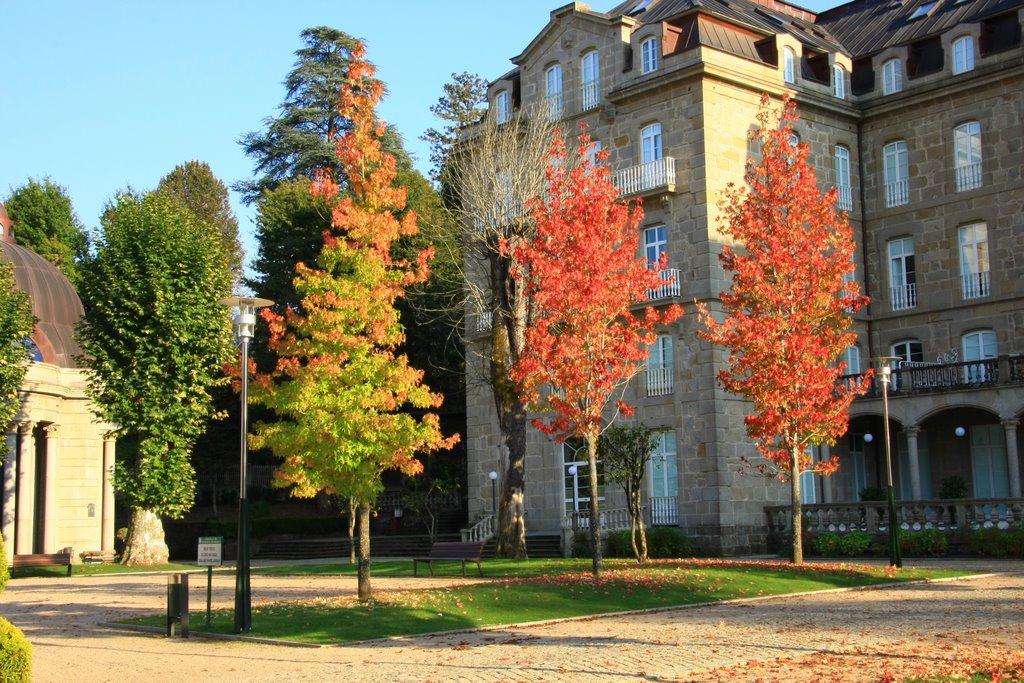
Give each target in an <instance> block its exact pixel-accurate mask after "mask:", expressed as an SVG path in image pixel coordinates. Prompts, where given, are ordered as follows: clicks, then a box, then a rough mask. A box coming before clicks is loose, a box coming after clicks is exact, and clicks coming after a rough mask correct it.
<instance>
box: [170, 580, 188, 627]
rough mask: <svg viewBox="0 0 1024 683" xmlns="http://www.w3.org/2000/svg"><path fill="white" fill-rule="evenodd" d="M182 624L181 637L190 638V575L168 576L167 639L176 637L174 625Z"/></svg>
mask: <svg viewBox="0 0 1024 683" xmlns="http://www.w3.org/2000/svg"><path fill="white" fill-rule="evenodd" d="M175 623H179V624H181V637H182V638H188V574H169V575H168V576H167V637H168V638H170V637H172V636H174V624H175Z"/></svg>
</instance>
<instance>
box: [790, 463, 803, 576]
mask: <svg viewBox="0 0 1024 683" xmlns="http://www.w3.org/2000/svg"><path fill="white" fill-rule="evenodd" d="M789 481H790V484H791V486H792V491H791V495H792V496H793V500H792V501H790V504H791V508H790V515H791V516H792V518H793V564H803V561H804V545H803V508H802V506H801V505H800V449H799V448H796V447H794V448H793V452H792V453H791V455H790V463H789Z"/></svg>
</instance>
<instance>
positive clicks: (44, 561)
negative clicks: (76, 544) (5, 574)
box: [11, 548, 74, 576]
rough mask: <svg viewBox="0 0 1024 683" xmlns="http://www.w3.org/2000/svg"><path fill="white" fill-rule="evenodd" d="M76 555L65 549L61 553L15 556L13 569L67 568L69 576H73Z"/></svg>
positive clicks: (12, 563)
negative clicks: (73, 563) (72, 561)
mask: <svg viewBox="0 0 1024 683" xmlns="http://www.w3.org/2000/svg"><path fill="white" fill-rule="evenodd" d="M73 555H74V553H72V552H71V548H64V550H62V551H60V552H59V553H36V554H34V555H15V556H14V559H13V561H12V562H11V567H12V568H13V569H20V568H22V567H62V566H65V565H66V566H67V568H68V576H71V564H72V563H71V558H72V556H73Z"/></svg>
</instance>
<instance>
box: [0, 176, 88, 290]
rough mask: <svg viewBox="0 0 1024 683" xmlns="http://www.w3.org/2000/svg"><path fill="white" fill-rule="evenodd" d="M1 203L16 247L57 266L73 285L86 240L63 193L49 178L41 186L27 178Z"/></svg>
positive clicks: (73, 210)
mask: <svg viewBox="0 0 1024 683" xmlns="http://www.w3.org/2000/svg"><path fill="white" fill-rule="evenodd" d="M3 203H4V206H5V207H6V208H7V214H8V215H9V216H10V217H11V220H13V221H14V235H15V240H17V242H18V244H21V245H24V246H26V247H28V248H29V249H31V250H32V251H34V252H36V253H37V254H39V255H40V256H42V257H43V258H45V259H46V260H47V261H49V262H50V263H52V264H54V265H55V266H57V267H58V268H59V269H60V271H61V272H62V273H64V274H65V275H66V276H67V277H68V279H69V280H71V283H72V284H74V285H77V284H78V270H79V264H80V263H81V262H82V261H83V260H84V259H85V257H86V255H87V252H88V248H89V240H88V236H87V235H86V232H85V228H84V227H83V226H82V221H81V220H79V218H78V214H77V213H75V209H74V207H73V206H72V204H71V198H70V197H69V196H68V192H67V190H66V189H65V188H64V187H61V186H60V185H58V184H56V183H55V182H53V181H52V180H50V178H43V180H42V182H39V181H37V180H34V179H32V178H30V179H29V181H28V183H26V184H25V185H23V186H21V187H19V188H17V189H15V190H13V191H12V192H11V196H9V197H8V198H7V199H5V200H4V202H3Z"/></svg>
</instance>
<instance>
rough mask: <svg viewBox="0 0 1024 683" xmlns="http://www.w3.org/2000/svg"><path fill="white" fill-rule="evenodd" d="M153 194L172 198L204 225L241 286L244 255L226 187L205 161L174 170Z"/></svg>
mask: <svg viewBox="0 0 1024 683" xmlns="http://www.w3.org/2000/svg"><path fill="white" fill-rule="evenodd" d="M157 191H158V192H163V193H164V194H167V195H168V196H170V197H172V198H174V199H175V200H176V201H178V202H179V203H180V204H181V205H182V206H184V207H185V208H186V209H188V210H189V211H191V212H192V213H193V214H194V215H195V217H196V218H198V219H199V220H200V221H203V222H204V223H208V224H209V225H210V226H211V227H213V229H214V230H216V231H217V234H218V235H219V236H220V240H221V245H222V247H223V251H224V253H225V254H226V255H227V259H228V262H227V266H228V268H230V270H231V272H232V274H233V275H234V278H235V280H236V281H237V282H241V279H242V268H243V264H242V262H243V260H244V257H245V252H244V251H243V250H242V243H241V242H239V240H238V219H237V218H235V213H234V211H232V210H231V201H230V199H229V198H228V187H227V185H225V184H224V183H222V182H221V181H220V180H219V179H218V178H217V176H215V175H214V174H213V169H211V168H210V165H209V164H208V163H206V162H205V161H194V160H193V161H187V162H185V163H184V164H180V165H178V166H175V167H174V170H173V171H171V172H170V173H168V174H167V175H165V176H164V177H163V178H161V180H160V184H159V185H157Z"/></svg>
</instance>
